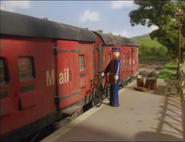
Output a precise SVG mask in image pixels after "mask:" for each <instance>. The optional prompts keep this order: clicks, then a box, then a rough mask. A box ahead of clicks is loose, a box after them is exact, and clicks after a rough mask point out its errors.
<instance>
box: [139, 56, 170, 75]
mask: <svg viewBox="0 0 185 142" xmlns="http://www.w3.org/2000/svg"><path fill="white" fill-rule="evenodd" d="M168 62H169V60H168V59H141V60H139V71H138V72H139V75H141V76H142V77H144V78H157V77H158V75H159V73H160V70H161V69H162V68H163V66H164V65H165V64H166V63H168Z"/></svg>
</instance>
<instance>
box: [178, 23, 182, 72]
mask: <svg viewBox="0 0 185 142" xmlns="http://www.w3.org/2000/svg"><path fill="white" fill-rule="evenodd" d="M181 26H182V24H181V23H180V24H179V56H178V71H177V74H179V73H180V62H181Z"/></svg>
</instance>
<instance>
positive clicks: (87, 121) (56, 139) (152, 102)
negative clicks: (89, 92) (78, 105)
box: [41, 79, 184, 142]
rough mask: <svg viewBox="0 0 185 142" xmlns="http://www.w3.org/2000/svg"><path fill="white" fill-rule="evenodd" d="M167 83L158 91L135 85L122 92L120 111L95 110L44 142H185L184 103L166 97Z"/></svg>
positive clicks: (159, 85)
mask: <svg viewBox="0 0 185 142" xmlns="http://www.w3.org/2000/svg"><path fill="white" fill-rule="evenodd" d="M165 85H166V84H165V82H164V80H161V79H158V80H157V89H156V90H149V91H146V92H140V91H136V90H134V89H133V88H134V87H136V86H137V83H136V81H133V82H132V83H130V84H129V85H127V86H126V87H124V88H122V89H120V90H119V103H120V106H119V107H112V106H109V105H108V103H109V102H108V100H104V101H103V104H102V105H101V107H99V108H96V107H93V108H91V109H90V110H88V111H87V112H85V113H83V114H82V115H80V116H79V117H77V118H76V119H74V120H73V121H72V122H70V123H68V124H67V125H65V126H64V127H62V128H60V129H58V130H57V131H55V132H54V133H52V134H51V135H49V136H48V137H46V138H45V139H43V140H42V141H41V142H69V141H184V140H183V135H182V118H181V116H182V113H181V103H180V99H179V98H178V97H177V96H165V95H164V89H165Z"/></svg>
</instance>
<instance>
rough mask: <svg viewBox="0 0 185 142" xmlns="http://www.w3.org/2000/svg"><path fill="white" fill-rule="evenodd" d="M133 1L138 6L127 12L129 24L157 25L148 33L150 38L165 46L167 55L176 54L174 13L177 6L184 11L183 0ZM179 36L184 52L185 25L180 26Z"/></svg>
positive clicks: (176, 30)
mask: <svg viewBox="0 0 185 142" xmlns="http://www.w3.org/2000/svg"><path fill="white" fill-rule="evenodd" d="M134 3H135V4H137V5H139V8H138V9H137V10H133V11H131V12H130V13H129V16H130V19H131V20H130V23H131V25H132V26H135V25H138V24H141V25H143V26H145V25H146V24H147V26H148V27H150V26H152V25H155V26H157V27H158V29H157V30H154V31H152V32H151V33H150V34H149V35H150V37H151V39H156V40H157V41H158V42H159V43H161V44H162V45H163V46H166V47H167V49H168V53H169V55H171V54H175V55H178V46H179V40H178V26H177V21H176V20H175V13H176V12H178V10H179V7H181V9H182V11H185V0H163V1H162V0H147V1H146V0H134ZM183 25H185V20H184V23H183ZM181 37H182V39H181V41H182V43H181V46H182V52H185V38H184V37H185V26H183V27H182V35H181ZM181 57H182V56H181Z"/></svg>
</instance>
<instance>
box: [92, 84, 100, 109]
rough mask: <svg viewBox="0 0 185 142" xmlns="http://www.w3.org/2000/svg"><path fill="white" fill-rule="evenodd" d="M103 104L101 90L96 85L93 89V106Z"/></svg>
mask: <svg viewBox="0 0 185 142" xmlns="http://www.w3.org/2000/svg"><path fill="white" fill-rule="evenodd" d="M101 104H102V97H101V93H100V91H99V86H95V87H94V90H93V100H92V106H96V107H100V106H101Z"/></svg>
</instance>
